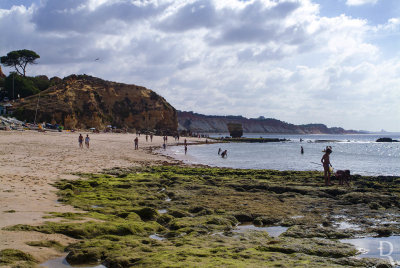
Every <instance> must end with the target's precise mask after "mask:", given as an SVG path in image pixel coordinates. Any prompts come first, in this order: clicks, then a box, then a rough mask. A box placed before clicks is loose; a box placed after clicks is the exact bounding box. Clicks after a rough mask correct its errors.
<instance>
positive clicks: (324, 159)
mask: <svg viewBox="0 0 400 268" xmlns="http://www.w3.org/2000/svg"><path fill="white" fill-rule="evenodd" d="M331 153H332V150H331V149H330V148H326V149H325V154H324V155H323V156H322V158H321V163H322V166H323V167H324V179H325V186H330V185H332V184H331V171H330V169H329V167H330V166H331V167H332V164H331V162H330V160H329V155H330V154H331Z"/></svg>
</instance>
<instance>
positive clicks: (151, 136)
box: [150, 134, 153, 142]
mask: <svg viewBox="0 0 400 268" xmlns="http://www.w3.org/2000/svg"><path fill="white" fill-rule="evenodd" d="M150 141H151V142H153V134H150Z"/></svg>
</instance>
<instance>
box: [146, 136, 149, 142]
mask: <svg viewBox="0 0 400 268" xmlns="http://www.w3.org/2000/svg"><path fill="white" fill-rule="evenodd" d="M148 140H149V135H147V134H146V142H147V141H148Z"/></svg>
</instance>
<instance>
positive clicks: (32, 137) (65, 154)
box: [0, 131, 201, 262]
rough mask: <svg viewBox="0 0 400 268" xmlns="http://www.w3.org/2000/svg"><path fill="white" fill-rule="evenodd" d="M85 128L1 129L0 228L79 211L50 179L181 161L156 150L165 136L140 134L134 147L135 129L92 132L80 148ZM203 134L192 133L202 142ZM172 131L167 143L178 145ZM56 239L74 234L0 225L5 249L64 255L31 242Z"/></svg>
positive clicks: (36, 254) (65, 241)
mask: <svg viewBox="0 0 400 268" xmlns="http://www.w3.org/2000/svg"><path fill="white" fill-rule="evenodd" d="M79 133H80V132H75V133H70V132H62V133H60V132H44V133H40V132H37V131H0V204H1V207H0V208H1V209H0V229H1V228H3V227H6V226H12V225H16V224H29V225H39V224H42V223H43V222H44V221H46V220H48V219H43V216H45V215H46V214H47V213H48V212H77V211H76V210H75V209H74V208H73V207H71V206H66V205H63V204H60V203H58V202H57V195H56V191H57V190H56V189H55V188H54V187H53V186H52V185H51V184H52V183H54V182H55V181H57V180H60V179H76V178H78V175H76V174H78V173H96V172H101V171H102V170H104V169H110V168H114V167H120V168H124V167H132V166H143V165H152V164H163V163H172V162H175V163H178V162H177V161H176V160H174V159H171V158H168V157H166V156H162V155H158V154H154V153H151V148H156V147H160V146H162V144H163V138H162V137H160V136H154V138H153V142H150V138H149V141H148V142H146V139H145V135H141V136H140V137H139V150H134V145H133V140H134V138H135V137H136V135H135V134H122V133H121V134H119V133H99V134H94V133H84V132H81V133H82V134H83V135H84V136H86V134H89V137H90V139H91V140H90V148H89V149H87V148H86V147H85V146H84V148H83V149H80V148H79V146H78V136H79ZM200 140H201V139H197V138H188V141H189V142H190V141H193V142H197V141H200ZM182 141H183V140H182V139H181V142H182ZM175 144H176V142H175V140H174V139H173V138H172V137H168V145H175ZM39 240H55V241H58V242H60V243H61V244H63V245H66V244H69V243H71V242H73V241H74V240H73V239H71V238H68V237H66V236H63V235H56V234H53V235H48V234H42V233H36V232H10V231H4V230H0V250H3V249H6V248H11V249H19V250H22V251H24V252H27V253H30V254H32V255H33V256H34V257H35V258H36V259H37V260H38V261H40V262H43V261H45V260H48V259H51V258H54V257H58V256H61V255H62V254H60V253H59V252H57V251H56V250H54V249H52V248H45V247H40V248H39V247H31V246H28V245H27V244H26V242H29V241H39Z"/></svg>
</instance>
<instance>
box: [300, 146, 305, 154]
mask: <svg viewBox="0 0 400 268" xmlns="http://www.w3.org/2000/svg"><path fill="white" fill-rule="evenodd" d="M300 152H301V154H304V149H303V146H301V149H300Z"/></svg>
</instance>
